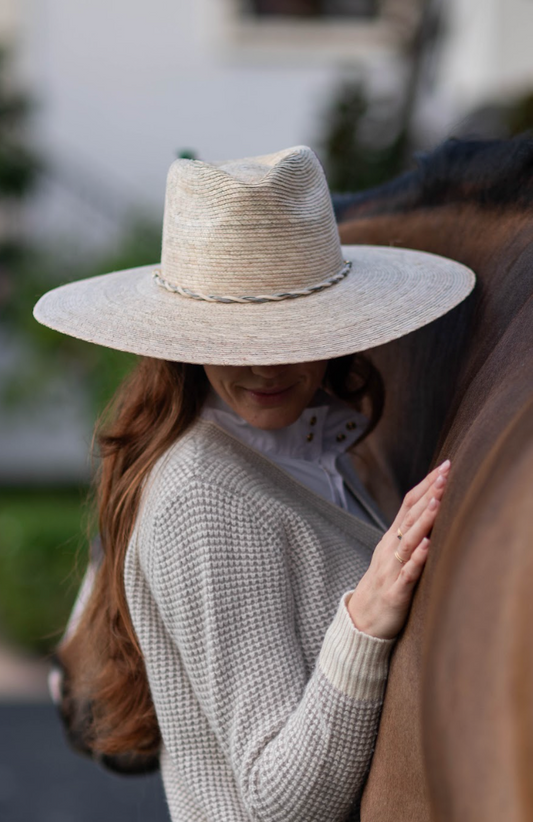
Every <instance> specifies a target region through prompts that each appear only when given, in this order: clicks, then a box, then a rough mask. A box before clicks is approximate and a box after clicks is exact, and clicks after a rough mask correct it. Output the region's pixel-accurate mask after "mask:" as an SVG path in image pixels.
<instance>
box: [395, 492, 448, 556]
mask: <svg viewBox="0 0 533 822" xmlns="http://www.w3.org/2000/svg"><path fill="white" fill-rule="evenodd" d="M439 505H440V501H439V500H438V499H436V498H435V497H432V498H431V500H430V501H429V503H428V504H427V505H426V507H425V509H424V510H423V511H422V512H421V513H420V516H419V517H418V519H417V520H416V522H414V523H413V525H412V526H411V527H410V528H409V530H408V531H407V532H406V533H405V534H404V536H403V537H402V539H401V540H400V547H399V548H398V549H397V552H398V554H399V555H400V556H401V557H402V559H404V560H408V559H409V558H410V557H411V555H412V554H413V552H414V551H415V550H416V548H418V546H419V545H420V543H421V542H422V540H423V539H424V537H426V536H427V535H428V534H429V532H430V530H431V528H432V527H433V523H434V522H435V517H436V516H437V511H438V510H439ZM396 561H398V560H397V558H396Z"/></svg>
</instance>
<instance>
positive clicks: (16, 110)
mask: <svg viewBox="0 0 533 822" xmlns="http://www.w3.org/2000/svg"><path fill="white" fill-rule="evenodd" d="M9 58H10V54H9V51H8V49H7V48H5V47H0V199H1V198H6V197H22V196H24V195H25V194H26V193H27V192H28V191H30V189H31V188H32V186H33V184H34V182H35V179H36V176H37V173H38V171H39V169H40V168H41V162H40V160H39V159H38V158H37V157H36V155H35V153H34V152H33V151H30V149H28V148H27V147H25V146H24V144H23V133H24V127H25V125H26V122H27V119H28V115H29V113H30V111H31V108H32V103H31V100H30V98H29V97H27V96H26V95H24V94H21V93H19V92H17V91H14V90H13V89H12V88H10V86H9V83H8V79H7V78H8V68H9Z"/></svg>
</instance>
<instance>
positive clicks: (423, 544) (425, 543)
mask: <svg viewBox="0 0 533 822" xmlns="http://www.w3.org/2000/svg"><path fill="white" fill-rule="evenodd" d="M420 547H421V548H429V539H428V538H427V537H424V539H423V540H422V542H421V543H420Z"/></svg>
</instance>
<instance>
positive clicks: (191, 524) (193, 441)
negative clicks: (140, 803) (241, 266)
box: [124, 420, 394, 822]
mask: <svg viewBox="0 0 533 822" xmlns="http://www.w3.org/2000/svg"><path fill="white" fill-rule="evenodd" d="M381 535H382V532H381V531H380V530H378V528H376V527H374V526H372V525H369V524H367V523H365V522H363V521H361V520H359V519H357V518H356V517H354V516H352V515H351V514H349V513H347V512H346V511H343V510H342V509H341V508H339V507H337V506H335V505H334V504H332V503H330V502H327V501H326V500H324V499H322V498H321V497H319V496H318V495H317V494H314V493H313V492H312V491H310V490H309V489H307V488H306V487H305V486H303V485H301V484H300V483H298V482H297V481H296V480H294V479H292V478H291V477H290V476H288V475H287V474H286V473H285V472H284V471H282V470H281V469H279V468H278V467H277V466H276V465H274V463H272V462H270V460H268V459H266V458H265V457H263V456H262V455H261V454H259V453H258V452H256V451H254V450H253V449H251V448H249V447H248V446H246V445H244V444H243V443H241V442H240V441H238V440H237V439H235V438H233V437H232V436H231V435H230V434H228V433H226V432H225V431H223V430H222V429H220V428H218V427H217V426H216V425H214V424H213V423H210V422H206V421H203V420H199V421H198V422H197V423H195V425H194V426H193V427H192V428H191V429H190V431H188V432H187V433H186V434H185V436H183V437H182V438H181V439H179V440H178V441H177V442H176V443H175V444H174V445H173V446H172V447H171V448H170V449H169V450H168V451H167V453H166V454H165V455H164V456H163V457H162V458H161V459H160V460H159V462H158V464H157V465H156V466H155V468H154V470H153V471H152V473H151V475H150V478H149V480H148V483H147V484H146V486H145V488H144V492H143V502H142V507H141V510H140V513H139V516H138V518H137V522H136V525H135V529H134V533H133V536H132V539H131V542H130V545H129V547H128V551H127V555H126V562H125V572H124V575H125V586H126V596H127V601H128V605H129V608H130V612H131V617H132V620H133V625H134V627H135V630H136V632H137V635H138V638H139V642H140V646H141V649H142V652H143V655H144V659H145V663H146V670H147V673H148V679H149V683H150V688H151V692H152V696H153V700H154V704H155V708H156V712H157V717H158V721H159V725H160V728H161V734H162V738H163V749H162V753H161V769H162V774H163V781H164V785H165V791H166V794H167V800H168V803H169V808H170V814H171V817H172V820H173V822H250V820H253V821H254V822H337V820H338V822H340V820H355V819H357V818H358V807H359V800H360V792H361V788H362V785H363V782H364V779H365V776H366V773H367V770H368V766H369V763H370V759H371V756H372V751H373V746H374V742H375V737H376V732H377V727H378V723H379V717H380V711H381V702H382V698H383V692H384V688H385V682H386V676H387V669H388V659H389V654H390V651H391V648H392V646H393V644H394V643H393V641H392V640H381V639H376V638H374V637H370V636H367V635H366V634H363V633H361V632H359V631H358V630H357V629H356V628H355V626H354V624H353V622H352V620H351V618H350V616H349V613H348V610H347V607H346V604H345V599H346V598H347V597H348V595H349V593H351V591H352V590H353V588H354V587H355V585H356V584H357V582H358V581H359V579H360V578H361V576H362V574H363V573H364V571H365V569H366V567H367V566H368V563H369V560H370V556H371V553H372V550H373V548H374V547H375V545H376V543H377V542H378V541H379V539H380V538H381Z"/></svg>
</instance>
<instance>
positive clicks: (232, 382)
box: [204, 360, 328, 430]
mask: <svg viewBox="0 0 533 822" xmlns="http://www.w3.org/2000/svg"><path fill="white" fill-rule="evenodd" d="M327 364H328V360H318V361H316V362H304V363H296V364H293V365H204V369H205V373H206V375H207V379H208V380H209V382H210V383H211V386H212V387H213V389H214V390H215V391H216V393H217V394H218V396H219V397H220V398H221V399H222V400H224V402H225V403H227V404H228V405H229V406H230V408H232V409H233V410H234V411H235V413H236V414H238V415H239V417H242V419H244V420H246V422H248V423H250V425H253V426H254V427H255V428H262V429H264V430H273V429H276V428H284V427H285V426H286V425H291V424H292V423H293V422H296V420H297V419H298V417H299V416H300V414H301V413H302V411H303V410H304V408H307V406H308V405H309V403H310V402H311V400H312V398H313V396H314V394H315V392H316V391H317V389H318V388H320V385H321V383H322V380H323V378H324V374H325V372H326V367H327Z"/></svg>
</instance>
